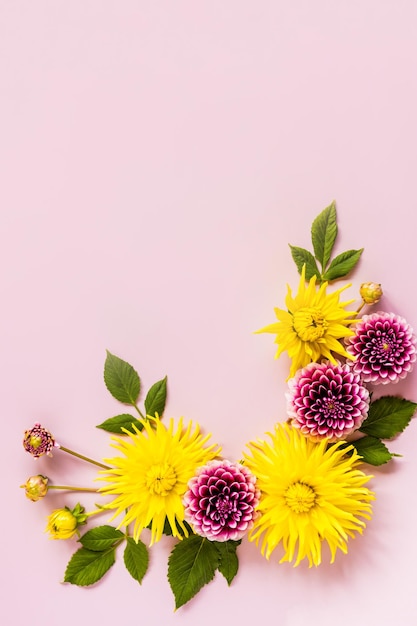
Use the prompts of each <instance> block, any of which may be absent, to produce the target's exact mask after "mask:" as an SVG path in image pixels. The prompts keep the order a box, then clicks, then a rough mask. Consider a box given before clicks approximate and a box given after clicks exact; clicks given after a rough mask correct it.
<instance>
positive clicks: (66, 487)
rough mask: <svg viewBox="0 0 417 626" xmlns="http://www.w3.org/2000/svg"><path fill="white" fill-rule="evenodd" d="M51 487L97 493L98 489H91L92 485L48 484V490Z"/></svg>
mask: <svg viewBox="0 0 417 626" xmlns="http://www.w3.org/2000/svg"><path fill="white" fill-rule="evenodd" d="M50 489H66V490H67V491H88V492H90V493H97V489H90V487H73V486H70V485H48V491H49V490H50Z"/></svg>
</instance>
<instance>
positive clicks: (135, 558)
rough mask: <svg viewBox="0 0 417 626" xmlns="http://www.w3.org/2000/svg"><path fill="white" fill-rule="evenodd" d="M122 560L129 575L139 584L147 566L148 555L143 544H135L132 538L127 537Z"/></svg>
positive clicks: (140, 542) (139, 542)
mask: <svg viewBox="0 0 417 626" xmlns="http://www.w3.org/2000/svg"><path fill="white" fill-rule="evenodd" d="M123 560H124V562H125V565H126V569H127V571H128V572H129V574H130V575H131V576H132V578H134V579H135V580H137V581H138V583H139V584H140V583H141V582H142V580H143V577H144V576H145V574H146V570H147V569H148V564H149V555H148V550H147V549H146V546H145V544H144V543H143V542H142V541H140V540H139V541H138V542H137V543H136V541H135V540H134V539H132V537H128V538H127V545H126V548H125V551H124V554H123Z"/></svg>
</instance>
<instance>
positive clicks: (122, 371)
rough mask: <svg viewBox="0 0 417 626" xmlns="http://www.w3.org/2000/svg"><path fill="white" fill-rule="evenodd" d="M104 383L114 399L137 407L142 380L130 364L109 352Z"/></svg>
mask: <svg viewBox="0 0 417 626" xmlns="http://www.w3.org/2000/svg"><path fill="white" fill-rule="evenodd" d="M104 382H105V384H106V387H107V389H108V390H109V391H110V393H111V395H112V396H113V398H116V400H119V402H123V403H124V404H131V405H132V406H136V402H137V400H138V397H139V392H140V378H139V376H138V374H137V372H136V371H135V370H134V369H133V367H132V366H131V365H129V363H127V362H126V361H122V359H119V357H117V356H114V354H111V353H110V352H109V351H108V350H107V358H106V362H105V364H104Z"/></svg>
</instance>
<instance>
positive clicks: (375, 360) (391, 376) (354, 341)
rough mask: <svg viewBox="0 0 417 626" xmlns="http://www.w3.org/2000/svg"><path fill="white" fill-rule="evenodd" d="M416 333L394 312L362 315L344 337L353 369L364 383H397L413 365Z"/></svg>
mask: <svg viewBox="0 0 417 626" xmlns="http://www.w3.org/2000/svg"><path fill="white" fill-rule="evenodd" d="M416 342H417V339H416V336H415V335H414V333H413V329H412V328H411V326H410V325H409V324H407V322H406V321H405V319H404V318H402V317H400V316H399V315H395V314H394V313H382V312H378V313H373V314H372V315H364V316H363V318H362V320H361V321H360V322H358V323H357V324H356V325H355V334H354V335H353V336H352V337H348V338H347V339H346V350H347V352H349V354H351V355H352V356H353V357H354V358H355V361H354V364H353V370H354V372H355V373H357V374H360V376H361V377H362V380H363V381H364V382H366V383H373V384H374V385H377V384H383V385H385V384H387V383H397V382H398V381H399V380H400V379H402V378H405V377H406V376H407V374H408V372H410V371H411V370H412V369H413V363H414V361H415V360H416V357H417V355H416Z"/></svg>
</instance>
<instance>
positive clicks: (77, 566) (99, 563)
mask: <svg viewBox="0 0 417 626" xmlns="http://www.w3.org/2000/svg"><path fill="white" fill-rule="evenodd" d="M114 562H115V550H114V548H110V549H109V550H106V551H104V552H93V551H92V550H87V548H80V549H79V550H77V552H76V553H75V554H73V555H72V557H71V559H70V561H69V563H68V565H67V569H66V570H65V578H64V582H66V583H72V584H73V585H79V586H80V587H87V586H88V585H93V584H94V583H96V582H97V581H98V580H100V578H103V576H104V574H105V573H106V572H107V571H108V570H109V569H110V568H111V566H112V565H114Z"/></svg>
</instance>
